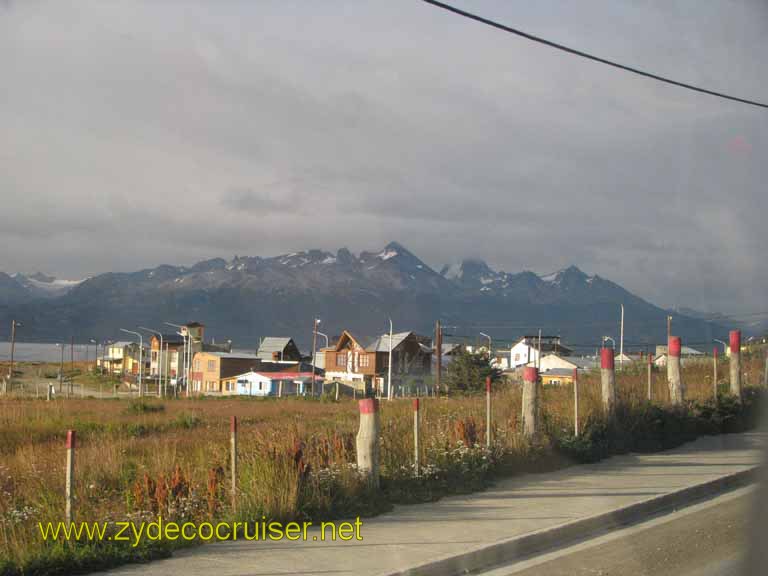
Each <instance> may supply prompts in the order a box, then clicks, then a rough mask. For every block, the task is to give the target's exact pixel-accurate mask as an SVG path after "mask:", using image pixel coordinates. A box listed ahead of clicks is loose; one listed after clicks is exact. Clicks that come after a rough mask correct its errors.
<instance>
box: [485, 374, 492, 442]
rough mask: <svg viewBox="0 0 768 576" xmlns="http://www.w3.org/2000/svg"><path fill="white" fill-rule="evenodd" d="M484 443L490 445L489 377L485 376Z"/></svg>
mask: <svg viewBox="0 0 768 576" xmlns="http://www.w3.org/2000/svg"><path fill="white" fill-rule="evenodd" d="M485 445H486V446H487V447H488V448H490V447H491V377H490V376H486V378H485Z"/></svg>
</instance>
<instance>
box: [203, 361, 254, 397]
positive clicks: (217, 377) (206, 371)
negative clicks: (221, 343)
mask: <svg viewBox="0 0 768 576" xmlns="http://www.w3.org/2000/svg"><path fill="white" fill-rule="evenodd" d="M259 361H260V358H259V357H258V356H256V355H255V354H238V353H235V352H204V351H200V352H198V353H196V354H195V355H194V356H193V357H192V373H191V375H190V382H191V385H192V388H191V389H190V390H191V391H192V392H195V393H198V394H218V393H220V392H221V381H222V379H225V378H229V377H231V376H235V375H237V374H244V373H245V372H248V371H251V370H253V369H254V368H256V367H257V366H258V364H259Z"/></svg>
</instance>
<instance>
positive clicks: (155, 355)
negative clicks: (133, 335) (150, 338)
mask: <svg viewBox="0 0 768 576" xmlns="http://www.w3.org/2000/svg"><path fill="white" fill-rule="evenodd" d="M152 362H157V352H155V351H154V350H153V351H152Z"/></svg>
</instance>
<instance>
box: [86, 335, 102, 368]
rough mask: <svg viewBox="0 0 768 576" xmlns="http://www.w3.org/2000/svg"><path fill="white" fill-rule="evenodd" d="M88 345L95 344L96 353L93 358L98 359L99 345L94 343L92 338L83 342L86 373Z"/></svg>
mask: <svg viewBox="0 0 768 576" xmlns="http://www.w3.org/2000/svg"><path fill="white" fill-rule="evenodd" d="M89 344H96V352H95V354H94V356H95V357H98V355H99V345H98V342H96V340H95V339H93V338H88V340H86V342H85V371H86V372H88V345H89Z"/></svg>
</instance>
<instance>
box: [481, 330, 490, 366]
mask: <svg viewBox="0 0 768 576" xmlns="http://www.w3.org/2000/svg"><path fill="white" fill-rule="evenodd" d="M480 336H483V337H485V338H488V363H489V364H492V360H491V355H492V354H493V341H492V340H491V337H490V336H488V334H486V333H485V332H480Z"/></svg>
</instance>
